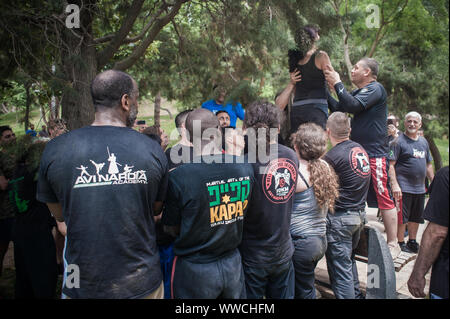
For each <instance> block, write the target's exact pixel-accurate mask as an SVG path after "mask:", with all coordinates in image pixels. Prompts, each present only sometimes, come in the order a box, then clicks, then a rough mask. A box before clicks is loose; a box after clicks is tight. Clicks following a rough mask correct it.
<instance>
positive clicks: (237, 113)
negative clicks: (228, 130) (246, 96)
mask: <svg viewBox="0 0 450 319" xmlns="http://www.w3.org/2000/svg"><path fill="white" fill-rule="evenodd" d="M202 108H204V109H208V110H210V111H211V112H213V113H214V114H216V113H217V112H218V111H226V112H227V113H228V115H230V126H232V127H236V121H237V118H240V119H241V120H244V116H245V111H244V109H243V108H242V105H241V103H239V102H237V103H236V105H232V104H231V103H228V104H226V105H225V106H223V105H222V104H217V103H216V101H215V100H214V99H213V100H209V101H206V102H205V103H203V104H202Z"/></svg>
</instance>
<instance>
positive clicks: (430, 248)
mask: <svg viewBox="0 0 450 319" xmlns="http://www.w3.org/2000/svg"><path fill="white" fill-rule="evenodd" d="M447 233H448V227H445V226H441V225H438V224H435V223H432V222H430V223H429V224H428V226H427V228H426V229H425V232H424V233H423V236H422V243H421V244H420V250H419V255H418V256H417V259H416V263H415V264H414V269H413V271H412V273H411V276H410V277H409V280H408V290H409V291H410V292H411V294H412V295H413V296H414V297H421V298H424V297H425V292H424V288H425V275H426V274H427V273H428V271H429V270H430V268H431V266H432V265H433V263H434V262H435V260H436V258H437V257H438V255H439V252H440V251H441V247H442V244H443V243H444V241H445V238H446V237H447Z"/></svg>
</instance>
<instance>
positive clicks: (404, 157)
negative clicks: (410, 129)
mask: <svg viewBox="0 0 450 319" xmlns="http://www.w3.org/2000/svg"><path fill="white" fill-rule="evenodd" d="M389 160H391V161H396V164H395V174H396V175H397V181H398V184H399V185H400V188H401V189H402V192H404V193H411V194H423V193H425V177H426V175H427V164H428V163H430V162H431V161H432V158H431V154H430V148H429V146H428V142H427V140H426V139H425V138H423V137H419V139H418V140H417V141H415V140H413V139H411V138H409V137H408V136H406V134H401V135H399V136H398V137H397V138H396V139H395V140H394V141H393V142H392V143H391V145H390V152H389Z"/></svg>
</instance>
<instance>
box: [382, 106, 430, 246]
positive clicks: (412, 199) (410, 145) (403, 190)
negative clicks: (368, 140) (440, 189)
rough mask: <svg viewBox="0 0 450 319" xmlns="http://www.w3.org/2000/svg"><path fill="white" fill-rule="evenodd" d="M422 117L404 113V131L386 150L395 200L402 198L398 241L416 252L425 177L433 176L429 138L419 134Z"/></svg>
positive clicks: (398, 201) (423, 202)
mask: <svg viewBox="0 0 450 319" xmlns="http://www.w3.org/2000/svg"><path fill="white" fill-rule="evenodd" d="M421 126H422V117H421V116H420V114H419V113H417V112H409V113H408V114H406V116H405V133H404V134H401V135H399V136H398V137H397V138H396V139H395V140H394V141H393V142H392V144H391V149H390V152H389V176H390V177H391V184H392V191H393V194H394V198H395V200H396V201H397V203H400V202H401V204H402V205H401V207H402V209H401V210H402V217H403V221H402V222H401V223H399V225H398V233H397V237H398V243H399V245H400V248H401V249H402V250H403V251H406V252H413V253H417V252H418V251H419V244H418V243H417V242H416V236H417V230H418V229H419V224H423V222H424V220H423V218H422V214H423V209H424V206H425V177H428V179H429V180H430V181H432V180H433V177H434V172H433V165H432V164H431V161H432V158H431V155H430V148H429V146H428V142H427V140H426V139H425V138H423V137H422V136H419V129H420V127H421ZM406 224H408V234H409V236H408V237H409V238H408V243H407V244H405V243H404V233H405V228H406Z"/></svg>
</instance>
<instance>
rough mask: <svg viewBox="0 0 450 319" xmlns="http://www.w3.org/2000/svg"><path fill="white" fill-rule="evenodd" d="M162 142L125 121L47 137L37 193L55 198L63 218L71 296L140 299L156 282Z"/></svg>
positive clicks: (163, 158) (163, 176)
mask: <svg viewBox="0 0 450 319" xmlns="http://www.w3.org/2000/svg"><path fill="white" fill-rule="evenodd" d="M167 179H168V174H167V159H166V156H165V155H164V152H163V151H162V149H161V147H160V145H158V144H157V143H156V142H155V141H154V140H152V139H150V138H148V137H147V136H145V135H143V134H140V133H138V132H136V131H134V130H132V129H130V128H126V127H114V126H88V127H84V128H81V129H78V130H74V131H72V132H70V133H67V134H64V135H61V136H59V137H57V138H55V139H54V140H52V141H50V142H49V143H48V144H47V147H46V148H45V151H44V154H43V156H42V159H41V166H40V171H39V182H38V192H37V199H38V200H40V201H41V202H47V203H55V202H59V203H60V204H61V205H62V208H63V215H64V219H65V222H66V224H67V240H66V250H65V259H66V261H67V263H68V264H76V265H78V267H79V273H80V288H76V289H75V288H71V289H69V288H68V287H67V286H66V287H63V293H64V294H66V295H68V296H69V297H71V298H139V297H142V296H146V295H148V294H150V293H151V292H152V291H154V290H155V289H156V288H158V286H159V285H160V284H161V281H162V274H161V267H160V264H159V253H158V249H157V246H156V239H155V224H154V220H153V208H152V205H153V203H154V202H155V201H163V200H164V197H165V192H166V189H167Z"/></svg>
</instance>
